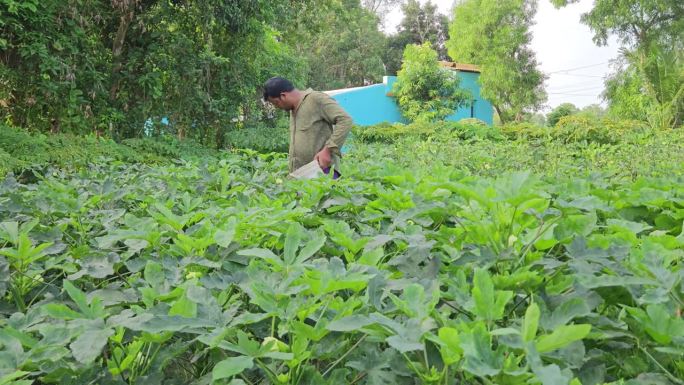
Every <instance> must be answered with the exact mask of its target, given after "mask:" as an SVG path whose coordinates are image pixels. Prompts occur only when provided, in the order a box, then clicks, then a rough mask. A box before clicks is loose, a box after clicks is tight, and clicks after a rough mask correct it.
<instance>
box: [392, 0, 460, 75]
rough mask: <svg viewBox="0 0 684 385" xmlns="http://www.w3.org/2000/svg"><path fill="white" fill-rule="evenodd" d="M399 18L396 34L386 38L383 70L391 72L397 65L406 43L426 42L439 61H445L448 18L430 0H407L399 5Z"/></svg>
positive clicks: (398, 65) (393, 72) (395, 71)
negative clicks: (435, 52)
mask: <svg viewBox="0 0 684 385" xmlns="http://www.w3.org/2000/svg"><path fill="white" fill-rule="evenodd" d="M401 10H402V12H403V15H404V16H403V18H402V20H401V22H400V23H399V25H398V26H397V33H396V34H394V35H391V36H389V37H388V41H387V51H386V53H385V55H384V62H385V66H386V69H387V73H388V74H390V75H394V74H396V73H397V71H399V68H401V59H402V56H403V53H404V48H406V46H407V45H409V44H419V45H420V44H423V43H430V44H431V46H432V49H434V50H435V51H437V56H438V58H439V60H448V55H447V48H446V42H447V41H448V40H449V19H448V18H447V16H446V15H444V14H441V13H439V12H438V10H437V6H436V5H435V4H433V3H432V2H431V1H428V2H426V3H425V4H423V5H421V4H420V3H419V2H418V1H417V0H408V1H407V2H406V3H404V4H403V5H402V6H401Z"/></svg>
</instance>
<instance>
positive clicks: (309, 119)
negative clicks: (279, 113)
mask: <svg viewBox="0 0 684 385" xmlns="http://www.w3.org/2000/svg"><path fill="white" fill-rule="evenodd" d="M302 94H303V97H302V101H301V102H299V105H298V106H297V107H296V108H295V109H294V111H291V112H290V151H289V160H290V162H289V167H290V172H292V171H294V170H296V169H298V168H300V167H302V166H304V165H305V164H307V163H310V162H311V161H313V160H314V157H315V156H316V154H317V153H318V152H319V151H321V150H322V149H323V147H328V148H329V149H330V152H331V154H332V159H333V165H334V167H335V169H336V170H339V166H340V164H339V163H340V155H341V154H340V149H341V148H342V145H343V144H344V141H345V139H346V138H347V134H349V131H351V128H352V119H351V117H350V116H349V114H347V112H345V111H344V109H342V107H340V105H339V104H337V101H335V99H333V98H331V97H330V96H328V95H327V94H325V93H323V92H317V91H313V90H312V89H308V90H306V91H302Z"/></svg>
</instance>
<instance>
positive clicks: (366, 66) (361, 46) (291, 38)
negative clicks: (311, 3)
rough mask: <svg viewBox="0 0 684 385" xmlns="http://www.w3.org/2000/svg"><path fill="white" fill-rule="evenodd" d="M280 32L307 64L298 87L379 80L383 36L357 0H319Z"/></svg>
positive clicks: (376, 21)
mask: <svg viewBox="0 0 684 385" xmlns="http://www.w3.org/2000/svg"><path fill="white" fill-rule="evenodd" d="M292 24H293V25H296V29H295V30H293V31H291V32H288V33H283V35H284V37H285V38H286V40H285V42H286V44H287V45H288V46H290V47H293V50H294V52H296V54H297V55H299V56H301V57H302V58H304V62H305V63H306V65H307V69H306V78H305V79H304V81H303V83H304V84H302V86H304V85H305V86H307V87H312V88H315V89H321V90H329V89H336V88H343V87H351V86H362V85H366V84H368V83H375V82H379V81H380V80H381V79H382V76H383V74H384V68H383V62H382V54H383V52H384V47H385V44H386V37H385V36H384V34H383V33H382V32H381V31H380V22H379V19H378V17H377V16H376V15H375V13H373V12H372V11H370V10H368V9H366V8H364V7H362V6H361V2H360V0H342V1H321V2H318V3H317V7H316V8H312V9H310V10H307V11H303V12H302V13H300V14H299V15H298V19H296V20H295V21H293V23H292Z"/></svg>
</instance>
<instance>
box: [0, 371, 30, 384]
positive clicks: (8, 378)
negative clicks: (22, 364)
mask: <svg viewBox="0 0 684 385" xmlns="http://www.w3.org/2000/svg"><path fill="white" fill-rule="evenodd" d="M28 374H31V373H30V372H24V371H21V370H17V371H14V372H11V373H9V374H7V375H5V376H2V377H0V385H30V384H32V383H33V381H29V380H19V379H20V378H22V377H25V376H26V375H28Z"/></svg>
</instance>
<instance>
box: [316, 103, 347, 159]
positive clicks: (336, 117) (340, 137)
mask: <svg viewBox="0 0 684 385" xmlns="http://www.w3.org/2000/svg"><path fill="white" fill-rule="evenodd" d="M318 102H319V104H320V106H321V111H322V114H323V118H324V119H325V121H326V122H328V123H330V124H331V125H332V126H333V132H332V135H331V136H330V139H328V141H327V142H326V143H325V146H326V147H328V148H330V150H332V151H334V152H336V153H338V154H339V152H340V148H342V145H343V144H344V141H345V140H346V139H347V135H348V134H349V132H350V131H351V129H352V125H353V122H352V118H351V116H349V114H347V112H346V111H345V110H344V109H343V108H342V107H341V106H340V105H339V104H338V103H337V101H336V100H335V99H333V98H331V97H330V96H329V95H328V94H325V93H322V92H321V93H320V94H319V97H318Z"/></svg>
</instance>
